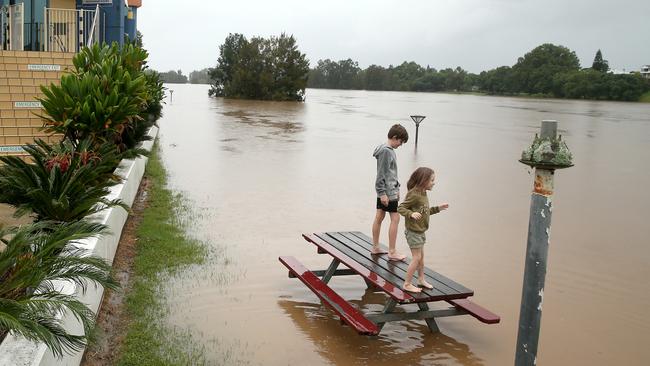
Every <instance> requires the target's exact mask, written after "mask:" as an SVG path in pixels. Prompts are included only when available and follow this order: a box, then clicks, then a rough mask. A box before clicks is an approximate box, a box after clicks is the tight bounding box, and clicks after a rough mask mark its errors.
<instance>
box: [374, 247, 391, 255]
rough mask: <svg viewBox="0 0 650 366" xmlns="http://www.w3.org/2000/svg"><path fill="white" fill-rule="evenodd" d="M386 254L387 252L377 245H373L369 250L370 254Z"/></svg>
mask: <svg viewBox="0 0 650 366" xmlns="http://www.w3.org/2000/svg"><path fill="white" fill-rule="evenodd" d="M386 253H388V251H387V250H385V249H383V248H381V247H380V246H379V245H377V246H375V245H373V246H372V249H370V254H374V255H378V254H386Z"/></svg>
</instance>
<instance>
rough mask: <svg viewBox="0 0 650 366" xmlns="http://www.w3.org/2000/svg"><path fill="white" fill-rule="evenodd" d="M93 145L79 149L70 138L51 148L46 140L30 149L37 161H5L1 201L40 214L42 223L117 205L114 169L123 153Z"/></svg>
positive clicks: (87, 143) (0, 169)
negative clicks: (113, 194)
mask: <svg viewBox="0 0 650 366" xmlns="http://www.w3.org/2000/svg"><path fill="white" fill-rule="evenodd" d="M91 147H92V141H91V140H89V139H86V140H83V141H81V142H80V143H79V144H77V145H76V146H75V145H74V144H73V143H72V142H71V141H70V140H64V141H62V142H60V143H59V144H55V145H54V146H50V145H48V144H47V143H45V142H44V141H42V140H36V142H35V144H28V145H27V146H25V151H26V152H27V153H28V154H29V156H30V157H31V160H32V161H33V162H27V161H25V160H23V159H21V158H19V157H16V156H3V157H0V161H1V162H2V163H4V165H3V166H0V202H3V203H8V204H10V205H12V206H14V207H15V208H16V209H17V210H16V215H17V216H21V215H25V214H27V213H31V214H33V215H35V219H36V220H37V221H41V220H52V221H59V222H63V221H77V220H81V219H82V218H84V217H85V216H87V215H90V214H93V213H96V212H99V211H102V210H104V209H105V208H108V207H112V206H121V207H124V208H125V209H127V210H128V207H127V206H126V205H124V203H122V201H120V200H119V199H114V200H108V199H107V198H105V196H106V195H107V194H108V193H109V192H110V191H109V187H111V186H113V185H115V184H117V183H118V181H119V178H118V177H116V176H114V175H113V171H114V169H115V167H116V166H117V164H118V163H119V161H120V160H121V159H122V157H123V155H124V154H120V153H117V152H116V148H115V146H114V145H111V144H103V145H101V146H100V147H99V148H98V149H95V150H94V149H92V148H91Z"/></svg>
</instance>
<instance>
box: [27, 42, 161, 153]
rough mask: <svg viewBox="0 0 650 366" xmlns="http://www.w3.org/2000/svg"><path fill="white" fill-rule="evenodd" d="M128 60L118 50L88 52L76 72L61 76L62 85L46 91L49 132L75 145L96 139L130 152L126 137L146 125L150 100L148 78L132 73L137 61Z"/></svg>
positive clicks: (77, 58)
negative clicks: (142, 122)
mask: <svg viewBox="0 0 650 366" xmlns="http://www.w3.org/2000/svg"><path fill="white" fill-rule="evenodd" d="M133 52H134V53H136V52H135V51H133ZM138 54H139V53H138ZM140 56H141V55H140ZM140 56H137V57H140ZM125 57H129V59H128V60H124V59H123V58H122V56H121V53H119V52H118V51H116V47H115V46H113V47H108V46H104V47H101V48H100V47H99V46H94V47H92V48H85V49H84V50H82V52H81V53H79V54H78V55H76V56H75V58H74V60H73V62H74V64H75V68H76V71H75V72H73V73H71V74H67V75H64V76H62V77H61V84H60V85H54V84H50V86H47V87H46V86H41V91H42V92H43V94H44V97H43V98H40V99H39V100H40V102H41V104H42V105H43V112H44V114H43V115H42V116H41V117H42V118H43V120H44V128H45V130H46V131H47V132H50V133H59V134H63V135H64V136H65V137H67V138H68V139H70V141H72V143H73V144H76V143H77V142H79V141H81V140H83V139H86V138H91V139H92V140H93V142H96V143H97V144H101V143H103V142H112V143H114V144H115V145H117V146H118V148H119V149H120V150H121V151H124V150H126V149H127V147H126V146H125V145H124V143H123V142H122V134H123V133H124V131H126V130H128V129H129V128H131V126H132V124H133V123H135V122H136V121H140V120H142V117H141V115H140V114H141V112H142V111H143V110H144V109H145V108H146V106H147V101H148V99H149V97H148V95H147V88H146V79H145V76H144V74H143V73H142V72H140V71H137V72H136V71H135V70H134V69H133V68H134V67H135V66H134V65H136V64H137V63H138V62H137V61H134V60H135V59H136V58H137V57H136V56H129V55H126V56H125Z"/></svg>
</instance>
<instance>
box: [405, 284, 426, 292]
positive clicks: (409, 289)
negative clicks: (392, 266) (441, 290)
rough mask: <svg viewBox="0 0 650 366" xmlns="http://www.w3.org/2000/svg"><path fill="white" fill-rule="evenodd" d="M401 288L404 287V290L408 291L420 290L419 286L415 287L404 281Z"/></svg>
mask: <svg viewBox="0 0 650 366" xmlns="http://www.w3.org/2000/svg"><path fill="white" fill-rule="evenodd" d="M403 289H404V291H408V292H421V291H422V289H421V288H419V287H415V286H413V285H412V284H410V283H405V284H404V287H403Z"/></svg>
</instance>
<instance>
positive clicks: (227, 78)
mask: <svg viewBox="0 0 650 366" xmlns="http://www.w3.org/2000/svg"><path fill="white" fill-rule="evenodd" d="M208 74H209V76H210V79H211V81H212V87H211V88H210V91H209V94H210V95H214V96H222V97H228V98H245V99H262V100H295V101H301V100H304V94H305V87H306V86H307V78H308V74H309V62H308V61H307V58H306V56H305V55H304V54H303V53H301V52H300V51H299V50H298V46H297V45H296V40H295V38H294V37H293V36H287V35H285V34H284V33H283V34H281V35H280V36H279V37H270V38H268V39H266V38H261V37H254V38H251V40H250V41H249V40H247V39H246V37H244V36H243V35H241V34H237V33H235V34H229V35H228V37H226V40H225V41H224V43H223V44H222V45H221V46H219V59H218V60H217V65H216V67H214V68H211V69H210V70H209V72H208Z"/></svg>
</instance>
